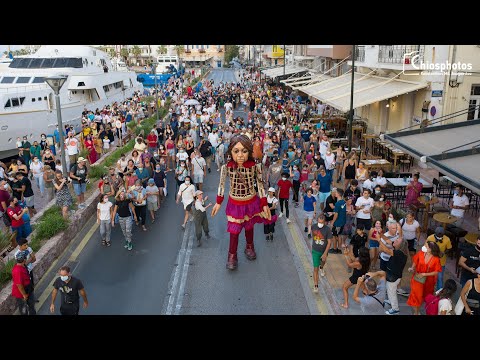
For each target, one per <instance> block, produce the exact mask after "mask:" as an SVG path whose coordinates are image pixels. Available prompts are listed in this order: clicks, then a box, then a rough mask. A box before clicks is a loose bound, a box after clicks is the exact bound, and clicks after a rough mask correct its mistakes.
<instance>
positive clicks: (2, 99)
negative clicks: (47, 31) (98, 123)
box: [0, 45, 143, 158]
mask: <svg viewBox="0 0 480 360" xmlns="http://www.w3.org/2000/svg"><path fill="white" fill-rule="evenodd" d="M121 65H122V64H118V63H117V64H113V63H112V61H111V60H110V58H109V56H108V55H107V54H106V53H105V52H103V51H101V50H98V49H95V48H93V47H91V46H83V45H70V46H64V45H45V46H41V47H40V48H39V49H38V50H37V52H36V53H35V54H32V55H26V56H19V57H15V58H14V59H13V60H12V61H11V62H10V64H9V65H8V67H0V158H5V157H8V156H12V155H14V154H15V153H16V140H17V137H20V138H22V137H23V136H27V137H28V139H29V141H30V142H31V143H33V140H40V134H42V133H45V134H47V135H53V132H54V130H55V126H56V125H57V111H56V107H55V95H54V92H53V90H52V89H51V88H50V87H49V86H48V85H47V83H46V82H45V80H44V79H45V77H48V76H59V75H62V76H67V80H66V82H65V83H64V85H63V86H62V88H61V90H60V94H59V95H60V104H61V105H60V106H61V114H62V121H63V123H64V124H69V125H72V126H73V127H74V129H75V131H76V132H79V131H80V130H81V117H82V111H83V110H84V109H85V108H86V109H88V110H93V111H95V110H96V109H97V108H98V109H101V108H103V106H105V105H111V104H112V103H114V102H115V101H117V102H121V101H123V100H124V99H126V98H129V97H132V96H133V93H134V92H135V91H140V92H142V93H143V85H142V84H141V83H139V82H138V81H137V75H136V74H135V72H133V71H128V70H127V69H126V67H123V66H121Z"/></svg>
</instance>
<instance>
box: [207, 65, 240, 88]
mask: <svg viewBox="0 0 480 360" xmlns="http://www.w3.org/2000/svg"><path fill="white" fill-rule="evenodd" d="M235 73H236V71H234V70H233V69H224V68H215V69H212V70H211V71H210V73H209V74H208V77H207V79H209V80H213V81H214V85H218V84H219V83H220V82H223V83H226V82H229V83H231V82H235V83H236V82H238V81H239V79H238V78H237V76H236V75H235Z"/></svg>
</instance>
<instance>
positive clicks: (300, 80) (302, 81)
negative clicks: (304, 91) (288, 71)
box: [280, 74, 332, 90]
mask: <svg viewBox="0 0 480 360" xmlns="http://www.w3.org/2000/svg"><path fill="white" fill-rule="evenodd" d="M331 78H332V77H331V76H329V75H325V74H316V75H306V76H301V77H294V78H288V79H285V80H281V81H280V82H281V83H284V84H285V85H287V86H290V87H291V88H292V89H294V90H297V89H300V88H301V87H303V86H306V85H310V84H314V83H315V84H317V83H319V82H321V81H325V80H329V79H331Z"/></svg>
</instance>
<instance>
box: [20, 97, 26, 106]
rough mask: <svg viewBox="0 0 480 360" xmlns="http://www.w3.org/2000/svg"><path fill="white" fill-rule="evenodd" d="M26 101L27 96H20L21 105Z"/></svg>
mask: <svg viewBox="0 0 480 360" xmlns="http://www.w3.org/2000/svg"><path fill="white" fill-rule="evenodd" d="M24 101H25V96H22V97H21V98H20V105H23V102H24Z"/></svg>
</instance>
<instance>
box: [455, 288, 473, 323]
mask: <svg viewBox="0 0 480 360" xmlns="http://www.w3.org/2000/svg"><path fill="white" fill-rule="evenodd" d="M469 282H470V289H468V291H467V292H466V294H465V298H467V297H468V293H469V292H470V290H471V289H472V286H473V280H471V281H469ZM469 306H470V305H469ZM463 310H465V304H464V303H463V301H462V297H461V296H460V297H459V298H458V301H457V304H456V305H455V314H457V315H462V313H463Z"/></svg>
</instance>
